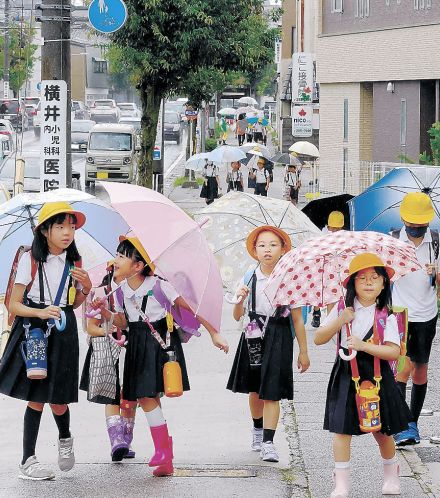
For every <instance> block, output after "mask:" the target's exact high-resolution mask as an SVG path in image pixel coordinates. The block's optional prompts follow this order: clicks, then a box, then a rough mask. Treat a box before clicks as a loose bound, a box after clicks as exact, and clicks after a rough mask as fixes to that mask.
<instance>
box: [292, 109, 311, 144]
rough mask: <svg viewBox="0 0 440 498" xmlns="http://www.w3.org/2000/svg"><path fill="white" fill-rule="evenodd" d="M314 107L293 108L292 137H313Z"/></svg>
mask: <svg viewBox="0 0 440 498" xmlns="http://www.w3.org/2000/svg"><path fill="white" fill-rule="evenodd" d="M312 119H313V107H312V106H311V105H293V106H292V135H293V136H294V137H311V136H312V135H313V126H312Z"/></svg>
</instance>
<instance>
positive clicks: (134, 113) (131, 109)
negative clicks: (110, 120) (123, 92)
mask: <svg viewBox="0 0 440 498" xmlns="http://www.w3.org/2000/svg"><path fill="white" fill-rule="evenodd" d="M117 106H118V107H119V110H120V111H121V118H122V117H129V118H140V117H141V115H142V113H141V110H140V109H139V107H138V106H137V105H136V104H135V103H133V102H121V103H119V104H117Z"/></svg>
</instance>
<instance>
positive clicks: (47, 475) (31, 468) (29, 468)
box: [18, 455, 55, 481]
mask: <svg viewBox="0 0 440 498" xmlns="http://www.w3.org/2000/svg"><path fill="white" fill-rule="evenodd" d="M18 468H19V469H20V474H19V475H18V477H19V478H20V479H30V480H31V481H49V480H51V479H55V474H54V473H53V472H52V471H51V470H50V469H47V468H46V467H44V466H43V465H41V463H40V462H39V461H38V460H37V457H36V456H35V455H32V456H30V457H29V458H28V459H27V460H26V461H25V462H24V464H23V465H21V464H20V465H19V466H18Z"/></svg>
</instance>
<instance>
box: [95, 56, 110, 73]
mask: <svg viewBox="0 0 440 498" xmlns="http://www.w3.org/2000/svg"><path fill="white" fill-rule="evenodd" d="M93 72H94V73H101V74H103V73H106V72H107V61H105V60H96V59H94V60H93Z"/></svg>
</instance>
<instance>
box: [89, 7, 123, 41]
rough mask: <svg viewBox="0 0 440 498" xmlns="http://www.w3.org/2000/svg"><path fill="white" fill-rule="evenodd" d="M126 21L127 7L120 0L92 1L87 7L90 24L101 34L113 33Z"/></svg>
mask: <svg viewBox="0 0 440 498" xmlns="http://www.w3.org/2000/svg"><path fill="white" fill-rule="evenodd" d="M126 20H127V7H126V5H125V3H124V2H123V1H122V0H93V2H92V3H91V4H90V7H89V21H90V24H91V25H92V26H93V27H94V28H95V29H96V31H100V32H101V33H114V32H115V31H118V29H120V28H122V26H123V25H124V24H125V21H126Z"/></svg>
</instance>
